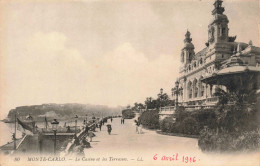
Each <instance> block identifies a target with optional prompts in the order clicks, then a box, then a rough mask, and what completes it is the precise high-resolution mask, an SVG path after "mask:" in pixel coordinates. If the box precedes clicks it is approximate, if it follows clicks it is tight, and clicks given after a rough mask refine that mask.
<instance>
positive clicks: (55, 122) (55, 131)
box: [51, 119, 59, 154]
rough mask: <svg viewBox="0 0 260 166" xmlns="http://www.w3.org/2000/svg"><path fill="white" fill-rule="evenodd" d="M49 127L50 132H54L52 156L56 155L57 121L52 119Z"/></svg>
mask: <svg viewBox="0 0 260 166" xmlns="http://www.w3.org/2000/svg"><path fill="white" fill-rule="evenodd" d="M51 125H52V130H53V132H54V154H56V133H57V128H58V125H59V122H58V121H57V119H54V120H53V121H52V122H51Z"/></svg>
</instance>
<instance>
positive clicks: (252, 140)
mask: <svg viewBox="0 0 260 166" xmlns="http://www.w3.org/2000/svg"><path fill="white" fill-rule="evenodd" d="M259 138H260V137H259V133H258V131H257V130H252V131H244V132H241V133H238V132H231V133H230V132H222V133H219V134H217V133H216V132H215V131H213V130H207V129H204V130H202V131H201V132H200V137H199V141H198V145H199V147H200V149H201V150H202V151H252V150H258V149H259Z"/></svg>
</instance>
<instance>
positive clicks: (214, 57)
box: [160, 0, 260, 115]
mask: <svg viewBox="0 0 260 166" xmlns="http://www.w3.org/2000/svg"><path fill="white" fill-rule="evenodd" d="M222 2H223V1H222V0H216V1H215V2H214V4H213V5H214V9H213V11H212V20H211V21H210V23H209V25H208V41H207V42H206V43H205V45H206V46H205V48H204V49H202V50H201V51H199V52H197V53H195V51H194V48H195V47H194V45H193V43H192V38H191V33H190V32H189V31H187V32H186V34H185V38H184V47H183V48H182V50H181V55H180V56H181V58H180V59H181V66H180V69H179V78H178V82H179V86H180V87H179V88H181V89H182V91H181V93H179V95H178V102H179V105H182V106H184V107H185V108H191V109H194V108H201V107H203V106H204V107H207V106H214V105H216V103H217V102H218V98H217V97H215V96H214V92H215V88H216V87H219V88H222V89H223V90H226V89H227V88H226V86H225V83H221V82H220V81H221V80H220V77H219V78H218V77H216V76H217V75H218V76H220V75H221V76H223V78H227V79H233V78H231V77H229V76H230V74H232V73H238V74H242V73H244V72H246V71H250V72H254V73H257V74H258V75H259V73H260V67H259V64H260V48H259V47H256V46H253V43H252V42H251V41H249V42H248V43H244V42H236V41H235V40H236V36H229V27H228V23H229V20H228V17H227V16H226V15H225V14H224V11H225V9H224V7H223V6H222ZM221 79H222V77H221ZM227 79H226V80H227ZM213 80H214V81H213ZM175 97H176V98H177V96H175ZM170 110H171V111H173V110H174V109H173V108H171V109H170ZM164 111H167V114H168V112H169V108H162V109H161V111H160V115H164Z"/></svg>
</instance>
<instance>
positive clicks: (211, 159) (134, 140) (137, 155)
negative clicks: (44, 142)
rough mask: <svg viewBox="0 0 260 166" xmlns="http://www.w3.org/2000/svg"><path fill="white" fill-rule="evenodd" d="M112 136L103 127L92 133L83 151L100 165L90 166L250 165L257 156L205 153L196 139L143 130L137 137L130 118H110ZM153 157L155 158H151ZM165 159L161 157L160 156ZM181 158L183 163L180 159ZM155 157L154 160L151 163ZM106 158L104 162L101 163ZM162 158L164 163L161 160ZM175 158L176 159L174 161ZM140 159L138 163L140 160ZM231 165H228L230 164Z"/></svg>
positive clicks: (94, 163) (255, 161) (92, 163)
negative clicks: (121, 119)
mask: <svg viewBox="0 0 260 166" xmlns="http://www.w3.org/2000/svg"><path fill="white" fill-rule="evenodd" d="M108 122H109V123H110V124H111V125H112V133H111V135H108V133H107V128H106V126H103V127H102V130H101V132H100V131H99V129H98V130H97V131H98V132H96V133H95V134H96V137H94V138H93V142H91V146H92V148H90V149H85V151H84V152H85V156H86V158H87V159H88V158H89V159H91V158H97V157H100V158H101V159H100V160H101V161H102V159H104V161H102V162H91V165H100V164H102V165H116V164H119V165H148V164H149V165H171V166H175V165H211V166H214V165H227V164H226V163H229V162H234V164H233V165H241V163H242V162H243V164H242V165H254V164H253V163H257V161H258V158H257V154H255V153H253V154H205V153H202V152H201V151H200V149H199V147H198V145H197V139H194V138H185V137H175V136H167V135H160V134H157V133H156V131H152V130H145V129H143V134H137V133H136V128H135V123H134V120H133V119H129V120H128V119H126V120H125V124H122V125H121V123H120V118H115V119H113V122H112V123H111V122H110V120H108ZM154 156H155V157H154ZM164 156H165V157H164ZM183 156H184V160H183ZM166 157H167V158H166ZM155 158H156V160H154V159H155ZM105 159H106V160H105ZM162 159H165V160H162ZM176 159H177V160H176ZM140 160H142V161H140ZM230 165H231V164H230Z"/></svg>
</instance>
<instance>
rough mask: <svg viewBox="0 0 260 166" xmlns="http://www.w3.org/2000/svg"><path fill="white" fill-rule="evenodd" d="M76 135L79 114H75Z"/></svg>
mask: <svg viewBox="0 0 260 166" xmlns="http://www.w3.org/2000/svg"><path fill="white" fill-rule="evenodd" d="M74 118H75V135H77V119H78V115H75V117H74Z"/></svg>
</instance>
